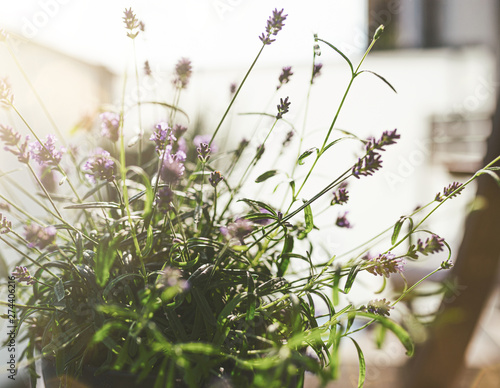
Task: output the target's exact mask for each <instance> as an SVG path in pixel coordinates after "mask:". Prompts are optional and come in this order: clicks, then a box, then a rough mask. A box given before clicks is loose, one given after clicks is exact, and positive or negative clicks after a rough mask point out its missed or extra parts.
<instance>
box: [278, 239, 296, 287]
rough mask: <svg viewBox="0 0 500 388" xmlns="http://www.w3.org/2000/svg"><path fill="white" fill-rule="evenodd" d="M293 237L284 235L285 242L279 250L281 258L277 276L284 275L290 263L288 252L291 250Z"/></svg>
mask: <svg viewBox="0 0 500 388" xmlns="http://www.w3.org/2000/svg"><path fill="white" fill-rule="evenodd" d="M293 244H294V239H293V237H292V236H290V235H287V236H285V243H284V244H283V250H282V251H281V260H280V261H279V263H278V277H282V276H284V275H285V273H286V270H287V269H288V265H289V264H290V253H291V252H292V250H293Z"/></svg>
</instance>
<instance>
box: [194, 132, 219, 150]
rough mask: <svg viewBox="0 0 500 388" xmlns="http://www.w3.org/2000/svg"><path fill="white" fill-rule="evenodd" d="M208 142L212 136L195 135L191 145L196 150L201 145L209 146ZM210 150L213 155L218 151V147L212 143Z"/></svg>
mask: <svg viewBox="0 0 500 388" xmlns="http://www.w3.org/2000/svg"><path fill="white" fill-rule="evenodd" d="M210 140H212V135H197V136H195V137H194V139H193V145H194V146H195V147H197V148H198V147H199V146H200V145H201V143H206V144H210ZM210 149H211V151H212V152H213V153H215V152H217V151H218V150H219V147H218V146H217V144H215V143H214V142H212V144H210Z"/></svg>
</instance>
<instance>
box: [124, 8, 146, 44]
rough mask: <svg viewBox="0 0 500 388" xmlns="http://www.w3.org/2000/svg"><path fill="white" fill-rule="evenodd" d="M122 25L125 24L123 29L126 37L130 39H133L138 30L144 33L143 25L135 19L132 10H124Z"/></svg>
mask: <svg viewBox="0 0 500 388" xmlns="http://www.w3.org/2000/svg"><path fill="white" fill-rule="evenodd" d="M123 23H125V28H126V29H127V30H128V32H127V36H128V37H129V38H130V39H135V38H136V37H137V35H138V34H139V30H141V31H144V23H143V22H141V21H140V20H139V19H137V17H136V16H135V13H134V12H133V11H132V8H129V9H125V12H124V16H123Z"/></svg>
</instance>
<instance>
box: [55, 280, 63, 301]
mask: <svg viewBox="0 0 500 388" xmlns="http://www.w3.org/2000/svg"><path fill="white" fill-rule="evenodd" d="M54 294H56V299H57V301H58V302H60V301H61V300H63V299H64V285H63V282H62V280H61V279H59V280H58V281H57V282H56V284H55V285H54Z"/></svg>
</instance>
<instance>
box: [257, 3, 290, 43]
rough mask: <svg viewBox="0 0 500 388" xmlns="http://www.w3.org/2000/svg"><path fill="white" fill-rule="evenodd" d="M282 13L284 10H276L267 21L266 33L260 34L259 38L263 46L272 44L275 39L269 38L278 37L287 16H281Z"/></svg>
mask: <svg viewBox="0 0 500 388" xmlns="http://www.w3.org/2000/svg"><path fill="white" fill-rule="evenodd" d="M283 12H284V9H282V10H281V11H278V9H277V8H276V9H275V10H274V11H273V14H272V15H271V16H270V17H269V19H268V20H267V25H266V33H262V35H261V36H259V39H260V40H261V42H262V43H264V44H265V45H269V44H271V43H272V42H274V41H275V40H276V39H272V38H271V36H272V35H274V36H276V35H278V32H280V31H281V29H282V28H283V26H284V25H285V24H284V23H283V22H284V21H285V20H286V17H287V16H288V15H283Z"/></svg>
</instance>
